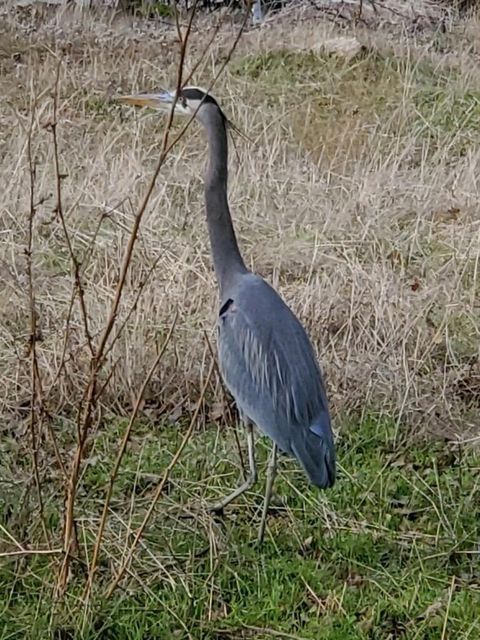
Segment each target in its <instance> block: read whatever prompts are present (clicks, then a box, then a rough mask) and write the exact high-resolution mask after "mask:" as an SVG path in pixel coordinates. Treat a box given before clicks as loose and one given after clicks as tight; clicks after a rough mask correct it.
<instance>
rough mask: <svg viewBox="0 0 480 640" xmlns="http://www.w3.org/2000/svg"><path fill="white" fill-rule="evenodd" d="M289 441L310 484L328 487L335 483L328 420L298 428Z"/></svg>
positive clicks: (333, 457)
mask: <svg viewBox="0 0 480 640" xmlns="http://www.w3.org/2000/svg"><path fill="white" fill-rule="evenodd" d="M297 434H298V435H297V437H296V438H295V440H294V441H292V442H291V448H292V452H293V454H294V455H295V457H296V458H297V460H298V461H299V462H300V464H301V465H302V467H303V468H304V469H305V472H306V474H307V476H308V477H309V478H310V481H311V482H312V484H314V485H316V486H317V487H320V489H328V488H329V487H333V485H334V484H335V476H336V463H335V445H334V442H333V435H332V430H331V428H330V420H329V419H328V416H327V419H326V420H325V421H324V420H322V421H321V422H318V423H315V424H313V425H312V426H311V427H310V428H309V429H299V430H298V432H297Z"/></svg>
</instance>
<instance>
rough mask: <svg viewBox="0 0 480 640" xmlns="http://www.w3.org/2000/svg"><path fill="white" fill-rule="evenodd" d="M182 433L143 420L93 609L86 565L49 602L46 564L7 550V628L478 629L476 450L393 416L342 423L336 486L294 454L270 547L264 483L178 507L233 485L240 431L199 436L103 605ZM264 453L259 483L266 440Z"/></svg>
mask: <svg viewBox="0 0 480 640" xmlns="http://www.w3.org/2000/svg"><path fill="white" fill-rule="evenodd" d="M123 427H124V425H123V424H122V421H109V422H108V423H107V424H106V425H105V429H104V430H102V434H101V435H99V436H97V438H96V440H95V446H94V448H93V449H92V451H91V455H90V464H88V465H87V467H86V470H85V473H84V476H83V481H82V492H81V495H82V496H83V498H82V499H80V501H79V510H78V513H77V517H78V520H79V523H80V524H79V527H80V531H81V534H80V538H81V539H82V541H83V543H84V544H85V545H87V546H89V547H90V546H91V543H92V540H93V535H94V532H95V527H94V526H93V523H94V522H95V521H96V518H98V515H99V513H100V508H101V503H102V497H103V492H104V489H105V485H106V482H107V481H108V476H109V471H110V468H111V465H112V460H113V457H114V455H115V453H116V449H117V443H118V438H119V435H120V433H121V431H122V429H123ZM183 433H184V428H183V427H181V426H176V425H175V426H163V427H162V428H158V429H157V430H154V429H153V428H151V427H150V428H149V427H147V425H139V426H138V428H137V430H136V436H135V438H134V440H133V442H132V449H131V451H130V452H129V453H128V454H127V457H126V458H125V464H124V466H123V467H122V472H121V474H120V476H119V479H118V483H117V486H116V491H115V493H114V497H113V500H112V509H113V511H114V512H115V513H116V514H118V515H119V520H117V519H116V518H115V517H113V516H112V517H111V519H110V521H109V522H110V528H109V529H108V530H107V540H108V544H107V545H106V553H105V554H104V556H103V561H102V564H101V567H100V572H99V581H98V583H97V590H96V592H95V595H94V598H93V602H92V604H91V606H90V608H89V609H88V610H84V607H83V605H82V601H81V593H82V587H83V584H84V582H83V581H84V575H83V573H82V570H81V566H80V565H78V566H76V567H75V571H74V575H73V577H72V580H71V583H70V585H69V591H68V595H67V597H66V599H65V602H64V603H63V604H62V605H60V604H59V603H57V604H56V605H53V603H52V590H51V586H52V584H53V570H54V569H53V565H52V564H50V562H49V561H47V560H46V559H45V558H41V557H33V558H29V559H26V560H22V561H17V562H16V563H15V562H13V561H10V562H6V561H4V562H3V566H2V568H1V569H0V591H1V592H2V593H5V594H8V596H7V597H6V598H5V599H4V602H3V604H2V608H1V609H0V638H1V640H6V639H7V638H8V639H11V638H25V639H27V638H32V639H33V638H50V637H51V638H82V639H85V640H86V639H88V640H93V639H102V640H107V639H109V638H112V639H113V638H115V639H116V640H123V639H125V640H127V639H128V640H136V639H147V638H148V639H154V638H159V639H160V638H176V637H181V638H183V637H185V638H188V637H191V638H199V639H200V638H202V639H212V640H213V639H216V640H219V639H220V638H241V637H257V638H271V637H274V636H272V635H271V631H268V630H267V631H264V632H260V631H258V629H270V630H272V629H273V630H275V631H276V632H284V633H286V634H290V636H293V637H298V638H312V639H313V638H315V639H317V638H320V637H321V638H322V640H345V639H352V640H353V639H357V638H358V639H360V638H362V639H363V638H365V639H367V638H368V639H384V638H385V639H386V638H405V639H406V640H414V639H419V638H422V639H427V638H428V639H429V638H431V639H432V640H433V639H435V640H436V639H438V638H441V637H445V638H456V639H466V638H472V639H473V638H477V637H479V633H480V620H479V617H478V611H479V607H480V569H479V564H478V539H479V532H480V524H479V523H480V518H479V516H480V513H479V506H478V504H479V503H478V489H479V480H478V478H479V473H478V471H479V469H480V455H479V453H478V451H476V450H475V449H474V448H471V449H469V448H464V449H460V448H458V447H457V448H454V447H452V446H451V445H450V444H445V443H442V442H431V441H429V442H427V441H422V440H421V439H419V438H415V437H414V435H413V434H412V435H410V436H405V437H404V440H403V441H399V440H398V438H396V430H395V427H394V426H393V425H390V424H386V423H385V421H383V420H376V419H374V418H371V419H368V420H366V421H364V422H363V423H362V424H358V425H355V424H350V425H345V426H344V427H343V428H342V434H341V438H340V440H339V460H340V463H341V466H342V468H343V471H341V472H340V474H339V479H338V484H337V485H336V487H335V488H334V490H332V491H330V492H329V493H326V494H318V493H317V492H316V491H314V490H313V489H311V488H310V487H308V485H307V483H306V481H305V478H304V477H303V474H302V473H301V472H300V471H299V470H298V468H297V467H296V465H295V463H294V462H292V461H289V460H287V459H282V463H281V464H282V471H281V474H280V476H279V477H278V479H277V483H276V492H277V494H278V496H279V497H277V499H276V501H275V508H274V509H272V513H271V515H270V518H269V525H268V531H267V538H266V542H265V544H264V546H263V548H261V549H258V548H257V547H256V545H255V543H254V541H255V535H256V527H257V525H258V516H259V507H260V505H261V495H260V488H257V490H256V491H255V492H252V493H250V494H249V495H248V496H247V497H246V498H245V499H243V500H240V501H239V502H238V503H237V504H236V505H235V506H234V507H232V508H230V509H228V510H227V511H226V513H225V515H224V517H223V518H216V519H211V518H210V517H209V516H207V515H206V514H205V513H203V514H200V515H198V517H185V518H181V517H178V516H179V515H180V514H181V513H183V515H184V516H185V515H187V514H192V513H193V511H192V506H193V505H194V504H195V503H198V501H199V500H200V499H201V497H202V495H203V496H209V497H210V498H212V497H213V496H214V495H221V494H222V493H224V492H225V490H226V485H230V486H231V485H232V484H234V483H235V477H236V473H237V472H236V470H235V468H234V463H235V460H236V456H235V451H234V445H233V442H232V438H231V432H230V431H227V433H226V434H224V433H218V432H217V431H216V430H215V429H207V430H205V431H201V432H198V433H196V434H195V437H194V438H193V440H192V442H191V443H190V444H189V445H188V447H187V450H186V451H185V453H184V455H183V457H182V460H181V463H180V464H179V465H178V467H176V468H175V471H174V473H173V475H172V478H171V482H170V484H169V489H168V491H167V492H166V495H165V497H164V499H163V502H162V501H160V504H159V506H158V507H157V509H156V512H155V515H154V518H153V521H152V524H151V526H150V527H148V528H147V531H146V534H145V538H144V544H145V546H144V549H143V550H142V551H141V552H139V553H138V554H137V556H136V557H135V561H134V563H133V565H132V577H131V578H130V579H129V580H128V581H127V582H125V583H123V586H122V588H121V589H119V590H117V591H116V592H115V593H114V595H113V597H112V598H111V599H110V600H109V601H105V600H104V599H103V597H102V595H101V593H102V590H103V589H104V587H105V585H106V584H107V582H108V580H109V578H110V577H111V568H112V563H114V564H115V563H116V561H117V560H118V553H119V552H118V549H120V548H121V547H122V545H123V542H122V536H124V535H125V532H126V529H125V527H122V525H121V520H122V519H124V520H130V523H131V524H132V525H134V524H136V523H137V524H138V522H140V520H141V516H142V515H143V513H144V512H145V509H146V508H147V506H148V504H149V498H150V497H151V493H152V491H153V489H154V486H155V485H156V483H157V482H158V474H159V473H160V472H161V469H162V468H163V467H164V465H165V464H166V463H167V462H168V460H169V459H170V457H171V455H172V453H173V452H174V451H175V449H176V447H177V445H178V443H179V442H180V439H181V437H182V435H183ZM402 433H404V431H402ZM257 449H258V454H259V459H260V461H261V478H262V479H263V478H264V464H265V461H266V456H267V453H268V449H267V446H266V443H265V442H264V441H261V442H259V443H258V445H257ZM140 470H141V473H140ZM280 497H281V498H280ZM132 500H134V503H133V504H134V507H133V508H132V507H131V505H132ZM182 505H183V506H182ZM51 506H52V505H50V507H51ZM58 506H59V505H58V504H57V507H58ZM2 509H3V513H2V522H3V524H4V525H5V526H11V523H12V522H14V521H15V518H16V516H17V515H18V514H16V513H15V502H14V501H13V502H12V501H11V502H10V504H9V506H8V507H7V506H6V504H5V502H4V503H3V504H2ZM182 509H183V511H182ZM7 512H8V513H7ZM129 514H130V515H129ZM31 515H32V514H31V513H30V516H31ZM23 517H25V513H24V514H23ZM49 522H50V524H51V525H52V526H53V525H54V524H55V519H50V520H49ZM27 535H28V534H27ZM147 550H148V551H147ZM107 556H110V559H109V561H108V562H107V561H106V558H107ZM444 627H445V629H446V632H445V633H446V635H444V636H442V632H443V629H444ZM254 628H255V629H257V631H255V630H254ZM249 634H250V635H249ZM280 637H281V636H280ZM285 637H288V636H285Z"/></svg>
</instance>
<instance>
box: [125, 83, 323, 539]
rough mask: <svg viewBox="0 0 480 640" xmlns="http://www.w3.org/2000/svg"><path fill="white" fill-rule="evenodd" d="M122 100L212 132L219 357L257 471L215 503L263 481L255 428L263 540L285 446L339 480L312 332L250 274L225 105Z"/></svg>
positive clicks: (312, 469) (192, 91) (209, 204)
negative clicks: (264, 445) (267, 449)
mask: <svg viewBox="0 0 480 640" xmlns="http://www.w3.org/2000/svg"><path fill="white" fill-rule="evenodd" d="M175 97H176V94H175V92H169V91H166V92H161V93H149V94H136V95H129V96H122V97H120V98H119V100H120V101H121V102H123V103H126V104H132V105H136V106H148V107H151V108H153V109H157V110H161V111H169V110H170V109H171V108H172V105H173V104H175V113H176V114H179V115H183V116H192V115H195V116H196V119H197V120H198V121H199V122H200V123H201V124H202V125H203V127H204V128H205V131H206V134H207V139H208V148H209V160H208V168H207V172H206V175H205V204H206V213H207V224H208V231H209V236H210V244H211V250H212V254H213V263H214V268H215V274H216V277H217V281H218V285H219V288H220V311H219V319H218V359H219V366H220V372H221V374H222V377H223V380H224V382H225V385H226V386H227V388H228V389H229V391H230V392H231V394H232V395H233V397H234V399H235V401H236V404H237V407H238V410H239V414H240V416H241V418H242V420H243V422H244V423H245V425H246V431H247V443H248V460H249V473H248V477H247V478H246V480H245V481H244V482H243V484H242V485H241V486H239V487H238V488H237V489H236V490H235V491H234V492H233V493H231V494H230V495H229V496H227V497H226V498H225V499H223V500H221V501H220V502H218V503H217V504H215V505H212V507H211V510H212V511H221V510H223V508H224V507H225V506H227V505H228V504H229V503H230V502H231V501H232V500H234V499H235V498H236V497H237V496H239V495H241V494H242V493H243V492H244V491H246V490H247V489H250V488H251V487H252V486H253V485H254V483H255V482H256V479H257V470H256V463H255V454H254V438H253V427H252V425H253V424H255V425H256V426H257V427H258V428H259V429H260V431H262V432H263V433H265V434H267V435H268V436H269V437H270V438H271V439H272V440H273V447H272V453H271V456H270V461H269V464H268V468H267V482H266V490H265V500H264V505H263V513H262V520H261V524H260V530H259V535H258V538H259V541H260V542H261V541H262V539H263V536H264V531H265V521H266V515H267V510H268V505H269V501H270V497H271V493H272V487H273V481H274V477H275V473H276V455H277V446H278V447H279V448H280V449H281V450H282V451H284V452H285V453H287V454H290V455H292V456H294V457H295V458H296V459H297V460H298V461H299V462H300V464H301V465H302V467H303V468H304V470H305V471H306V473H307V475H308V477H309V478H310V480H311V482H312V483H313V484H314V485H316V486H317V487H321V488H323V489H324V488H327V487H331V486H333V484H334V482H335V446H334V442H333V435H332V430H331V425H330V415H329V410H328V403H327V396H326V392H325V386H324V383H323V380H322V375H321V372H320V369H319V366H318V364H317V361H316V358H315V354H314V350H313V348H312V345H311V343H310V340H309V339H308V337H307V334H306V332H305V330H304V328H303V327H302V325H301V324H300V322H299V321H298V320H297V318H296V317H295V315H294V314H293V313H292V311H291V310H290V308H289V307H288V306H287V305H286V304H285V302H284V301H283V300H282V298H281V297H280V296H279V295H278V293H276V291H275V290H274V289H272V287H271V286H270V285H269V284H267V283H266V282H265V280H263V278H261V277H260V276H258V275H255V274H254V273H252V272H251V271H249V270H248V269H247V267H246V266H245V263H244V261H243V258H242V256H241V254H240V251H239V249H238V244H237V240H236V237H235V232H234V229H233V224H232V219H231V216H230V211H229V206H228V198H227V181H228V168H227V165H228V144H227V128H228V126H229V123H228V120H227V118H226V117H225V115H224V113H223V111H222V110H221V109H220V107H219V105H218V103H217V101H216V100H215V99H214V98H213V97H212V96H211V95H210V94H208V92H206V91H205V90H203V89H200V88H198V87H185V88H183V89H182V90H181V91H180V92H179V95H178V98H177V99H176V100H175Z"/></svg>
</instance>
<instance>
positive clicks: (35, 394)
mask: <svg viewBox="0 0 480 640" xmlns="http://www.w3.org/2000/svg"><path fill="white" fill-rule="evenodd" d="M35 114H36V110H35V103H34V104H32V106H31V116H30V127H29V130H28V140H27V157H28V173H29V177H30V210H29V216H28V230H27V246H26V249H25V255H26V259H27V279H28V298H29V307H30V337H29V353H30V385H31V388H30V420H29V428H30V443H31V452H32V466H33V477H34V479H35V487H36V490H37V498H38V510H39V514H40V521H41V524H42V530H43V535H44V538H45V541H46V542H47V544H50V537H49V535H48V531H47V526H46V524H45V514H44V506H43V496H42V486H41V482H40V472H39V469H38V440H39V437H40V435H41V434H40V433H39V432H38V427H39V424H38V419H37V418H38V415H37V404H39V405H40V406H41V405H42V400H41V397H42V394H41V379H40V371H39V368H38V358H37V336H38V333H37V332H38V328H37V310H36V304H35V293H34V290H35V289H34V283H33V269H32V252H33V222H34V219H35V214H36V209H35V178H36V168H35V161H34V159H33V155H32V135H33V127H34V122H35Z"/></svg>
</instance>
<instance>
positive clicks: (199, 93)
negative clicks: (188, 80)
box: [117, 87, 225, 120]
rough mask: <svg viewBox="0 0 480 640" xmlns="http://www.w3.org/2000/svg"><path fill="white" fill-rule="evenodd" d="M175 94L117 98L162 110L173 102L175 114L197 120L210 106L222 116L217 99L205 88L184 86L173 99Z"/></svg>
mask: <svg viewBox="0 0 480 640" xmlns="http://www.w3.org/2000/svg"><path fill="white" fill-rule="evenodd" d="M176 95H177V92H176V91H161V92H159V93H137V94H133V95H128V96H120V97H119V98H117V99H118V101H119V102H122V103H124V104H130V105H133V106H136V107H150V108H151V109H156V110H157V111H163V112H169V111H170V109H171V108H172V105H173V104H175V108H174V112H175V115H181V116H193V115H195V116H196V117H197V118H198V119H199V120H202V116H204V115H205V114H206V113H207V112H208V111H210V110H211V109H212V107H215V109H216V110H218V111H220V113H221V114H222V116H223V112H222V110H221V109H220V107H219V106H218V103H217V101H216V100H215V98H213V97H212V96H211V95H210V94H209V93H208V91H207V90H206V89H201V88H200V87H184V88H183V89H180V91H179V92H178V97H177V99H176V100H175V97H176ZM223 117H225V116H223Z"/></svg>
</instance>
